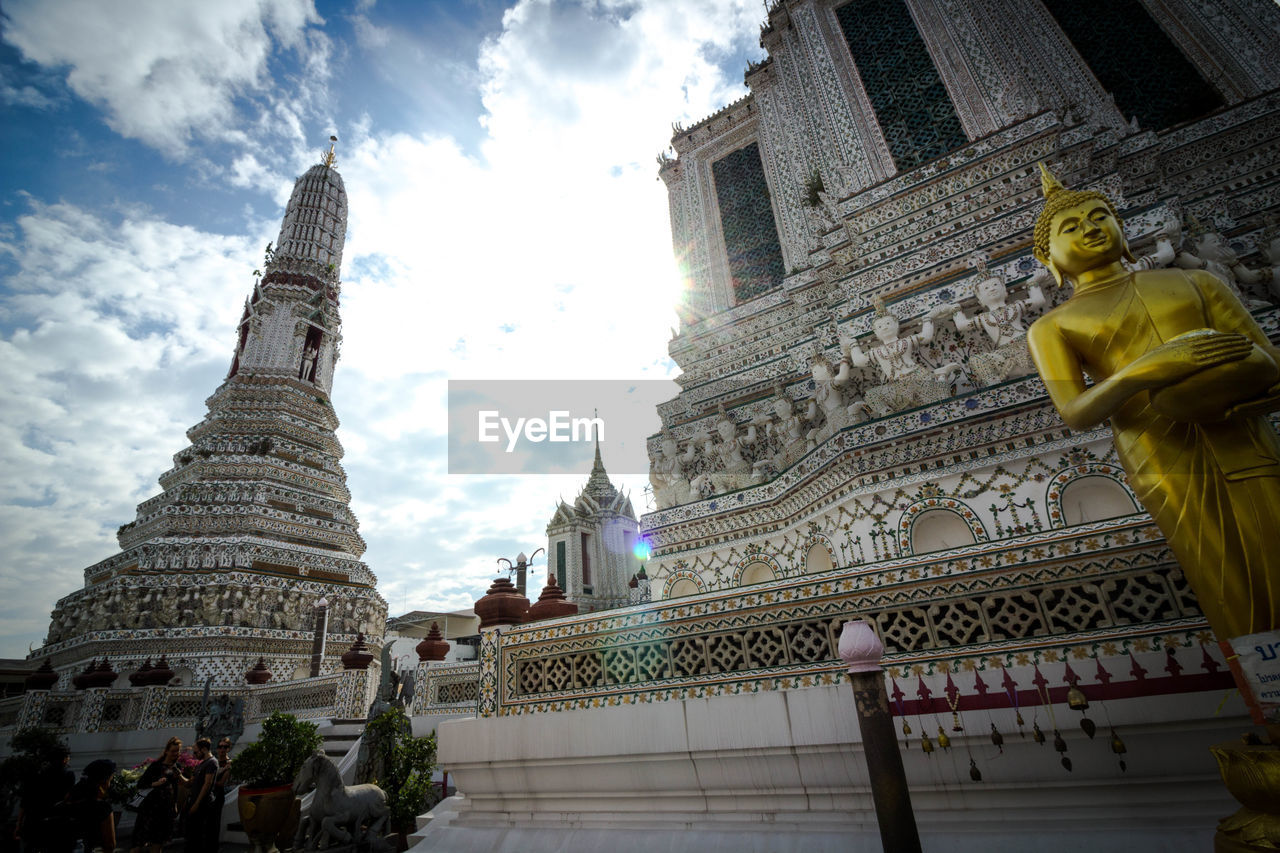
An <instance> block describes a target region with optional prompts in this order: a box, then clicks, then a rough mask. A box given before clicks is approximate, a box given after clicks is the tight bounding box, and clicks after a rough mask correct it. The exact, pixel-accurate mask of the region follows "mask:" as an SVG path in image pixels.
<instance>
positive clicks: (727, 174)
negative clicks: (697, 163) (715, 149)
mask: <svg viewBox="0 0 1280 853" xmlns="http://www.w3.org/2000/svg"><path fill="white" fill-rule="evenodd" d="M711 174H712V177H713V178H714V179H715V186H716V201H717V203H718V204H719V206H720V227H721V230H722V231H723V233H724V248H725V251H726V252H727V253H728V260H729V276H730V278H731V279H732V287H733V301H734V304H735V305H737V304H741V303H743V302H746V301H747V300H748V299H752V298H754V297H756V296H759V295H760V294H762V293H765V292H767V291H770V290H772V289H773V288H775V287H777V286H778V285H780V284H782V278H783V268H782V246H781V245H780V244H779V242H778V226H777V224H776V223H775V222H774V221H773V205H772V204H770V202H769V185H768V182H767V181H766V180H765V176H764V165H763V164H762V163H761V160H760V147H759V146H758V145H757V144H756V143H754V142H752V143H751V144H750V145H746V146H743V147H742V148H739V149H738V150H736V151H733V152H730V153H729V154H726V155H725V156H723V157H721V158H720V159H719V160H717V161H715V162H714V163H712V164H711Z"/></svg>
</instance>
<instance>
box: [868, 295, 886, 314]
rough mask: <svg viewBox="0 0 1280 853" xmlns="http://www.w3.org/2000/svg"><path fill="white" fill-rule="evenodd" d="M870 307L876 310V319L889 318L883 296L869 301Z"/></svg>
mask: <svg viewBox="0 0 1280 853" xmlns="http://www.w3.org/2000/svg"><path fill="white" fill-rule="evenodd" d="M871 305H872V307H874V308H875V309H876V316H877V317H888V316H889V306H887V305H885V304H884V297H883V296H877V297H876V298H875V299H872V300H871Z"/></svg>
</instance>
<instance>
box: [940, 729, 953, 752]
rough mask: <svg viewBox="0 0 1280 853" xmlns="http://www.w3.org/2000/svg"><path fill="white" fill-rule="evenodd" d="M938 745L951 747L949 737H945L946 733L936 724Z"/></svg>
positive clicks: (946, 747) (945, 747) (944, 747)
mask: <svg viewBox="0 0 1280 853" xmlns="http://www.w3.org/2000/svg"><path fill="white" fill-rule="evenodd" d="M938 746H940V747H942V748H943V749H950V748H951V738H949V737H947V733H946V732H944V731H943V730H942V726H938Z"/></svg>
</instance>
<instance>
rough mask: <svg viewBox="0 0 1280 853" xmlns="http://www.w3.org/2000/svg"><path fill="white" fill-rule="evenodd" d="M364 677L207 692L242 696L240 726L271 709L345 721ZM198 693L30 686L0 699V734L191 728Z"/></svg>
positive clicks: (362, 692) (360, 708)
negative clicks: (40, 730)
mask: <svg viewBox="0 0 1280 853" xmlns="http://www.w3.org/2000/svg"><path fill="white" fill-rule="evenodd" d="M368 679H369V673H368V671H366V670H344V671H342V672H337V673H333V674H331V675H322V676H319V677H318V678H304V679H299V680H297V681H288V682H284V683H280V684H264V685H245V686H236V687H225V686H219V687H214V688H213V689H212V690H211V693H212V695H214V696H222V695H228V696H230V697H231V698H232V699H243V700H244V721H245V723H246V724H252V723H256V722H259V721H261V720H263V719H265V718H267V717H269V716H271V715H272V714H274V713H276V712H277V711H282V712H285V713H289V714H293V715H294V716H295V717H301V718H304V719H319V718H343V719H346V718H353V717H363V716H364V715H365V713H366V711H367V709H366V708H365V696H366V693H367V688H368ZM203 697H204V689H203V688H200V687H127V688H107V687H104V688H91V689H88V690H78V691H74V692H72V691H50V690H30V691H27V692H26V693H24V694H22V695H21V696H14V697H10V698H8V699H5V700H2V701H0V734H3V733H6V732H7V733H12V732H13V731H16V730H18V729H23V728H31V727H36V726H39V727H42V728H47V729H50V730H52V731H55V732H59V733H76V734H89V733H93V732H114V731H130V730H148V729H165V728H174V727H194V726H195V725H196V723H197V722H198V721H199V719H200V712H201V704H202V701H203Z"/></svg>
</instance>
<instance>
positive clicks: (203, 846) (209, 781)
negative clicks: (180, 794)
mask: <svg viewBox="0 0 1280 853" xmlns="http://www.w3.org/2000/svg"><path fill="white" fill-rule="evenodd" d="M195 756H196V760H197V761H199V762H200V763H199V764H198V765H197V766H196V769H195V771H194V772H193V773H192V774H191V805H190V807H189V808H188V810H187V832H186V839H187V848H186V849H187V851H188V853H203V851H206V850H208V851H216V850H217V847H218V842H217V831H218V825H217V821H218V814H216V813H215V812H214V809H213V783H214V777H216V776H217V775H218V759H216V758H214V757H213V753H212V752H211V750H210V743H209V739H208V738H207V737H202V738H200V739H199V740H197V741H196V743H195Z"/></svg>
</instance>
